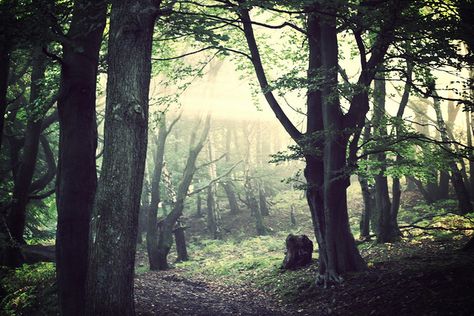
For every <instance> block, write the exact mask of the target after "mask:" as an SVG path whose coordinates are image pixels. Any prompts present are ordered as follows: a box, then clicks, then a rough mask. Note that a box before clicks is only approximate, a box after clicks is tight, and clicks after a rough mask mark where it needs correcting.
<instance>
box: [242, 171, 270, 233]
mask: <svg viewBox="0 0 474 316" xmlns="http://www.w3.org/2000/svg"><path fill="white" fill-rule="evenodd" d="M244 186H245V197H246V200H247V205H248V207H249V208H250V213H251V214H252V215H253V216H254V217H255V230H256V231H257V235H260V236H261V235H266V234H267V228H266V227H265V225H264V224H263V217H262V213H261V211H260V205H259V202H258V200H257V198H256V197H255V191H256V188H255V186H254V181H252V179H250V176H249V175H248V171H247V174H246V179H245V185H244Z"/></svg>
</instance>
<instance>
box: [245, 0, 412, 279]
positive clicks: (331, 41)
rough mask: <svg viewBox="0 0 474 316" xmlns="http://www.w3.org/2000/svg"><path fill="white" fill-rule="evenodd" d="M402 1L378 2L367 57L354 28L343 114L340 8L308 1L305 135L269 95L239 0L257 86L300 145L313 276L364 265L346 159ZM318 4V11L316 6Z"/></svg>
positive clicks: (357, 134) (337, 273) (249, 23)
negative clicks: (356, 64) (350, 206)
mask: <svg viewBox="0 0 474 316" xmlns="http://www.w3.org/2000/svg"><path fill="white" fill-rule="evenodd" d="M405 5H406V4H404V2H403V1H393V2H392V1H391V2H390V3H388V4H387V6H384V7H382V8H380V9H379V10H377V13H378V14H385V19H384V21H383V24H381V25H380V26H379V32H378V33H377V35H376V39H375V41H374V43H373V45H372V47H371V48H370V51H371V52H372V54H371V56H370V58H369V59H368V60H367V56H366V51H367V50H366V47H365V44H364V41H363V39H362V31H363V27H361V26H356V27H355V28H354V30H353V32H354V34H355V38H356V42H357V43H358V48H359V52H360V58H361V67H362V71H361V74H360V76H359V79H358V83H357V85H358V89H357V91H356V92H355V93H354V95H352V97H351V100H350V108H349V110H348V111H347V113H345V114H344V113H343V111H342V108H341V104H340V101H339V95H338V91H337V82H338V79H337V78H338V57H337V56H338V42H337V23H336V16H337V15H338V12H339V10H341V8H338V7H336V6H334V7H332V6H331V5H327V6H321V7H320V6H319V5H318V4H314V5H311V6H309V7H308V8H307V9H306V11H307V12H308V13H307V22H306V23H307V28H306V30H305V34H306V36H307V39H308V46H309V57H308V58H309V66H308V93H307V112H306V114H307V128H306V134H305V135H303V134H301V133H300V132H299V131H298V130H297V129H296V128H295V126H294V125H293V123H292V122H291V121H290V120H289V118H288V117H287V116H286V115H285V113H284V112H283V110H282V108H281V107H280V105H279V104H278V101H277V100H276V99H275V97H274V96H273V93H272V91H271V89H270V86H269V83H268V80H267V78H266V75H265V71H264V69H263V65H262V61H261V57H260V53H259V50H258V46H257V43H256V40H255V36H254V33H253V27H252V20H251V19H250V15H249V10H248V8H247V7H245V5H243V6H241V7H240V8H239V15H240V19H241V22H242V24H243V29H244V33H245V37H246V40H247V44H248V48H249V51H250V57H251V61H252V64H253V66H254V69H255V73H256V75H257V78H258V81H259V84H260V87H261V89H262V91H263V94H264V96H265V98H266V100H267V102H268V103H269V105H270V107H271V108H272V110H273V111H274V113H275V115H276V116H277V118H278V119H279V121H280V122H281V124H282V125H283V127H284V128H285V129H286V131H287V132H288V133H289V135H290V136H291V137H292V138H293V139H294V140H295V142H296V143H297V144H299V145H300V147H301V148H303V156H304V158H305V161H306V168H305V173H304V174H305V177H306V180H307V192H306V196H307V199H308V204H309V207H310V210H311V215H312V219H313V225H314V230H315V235H316V239H317V241H318V246H319V253H320V255H319V263H320V264H319V277H318V283H322V284H324V285H325V286H326V285H327V284H328V283H331V282H339V281H340V280H341V279H340V275H341V274H343V273H346V272H350V271H359V270H362V269H364V268H365V263H364V261H363V259H362V258H361V256H360V254H359V252H358V250H357V248H356V245H355V241H354V238H353V236H352V234H351V232H350V229H349V221H348V215H347V196H346V188H347V186H348V185H349V175H348V170H347V168H348V166H349V168H350V166H351V164H353V163H354V161H352V160H353V158H354V157H353V156H354V155H355V154H356V153H354V147H357V146H356V144H357V140H358V139H359V137H360V133H361V129H362V127H363V125H364V119H365V114H366V113H367V111H368V108H369V105H368V93H367V88H368V87H369V85H370V83H371V82H372V80H373V78H374V75H375V71H376V68H377V67H378V65H379V64H380V63H381V61H382V59H383V57H384V55H385V53H386V51H387V49H388V47H389V45H390V43H391V42H392V41H393V40H394V30H395V27H396V25H397V23H398V20H399V18H400V14H401V12H402V10H403V7H404V6H405ZM321 11H323V12H324V14H319V12H321ZM363 13H367V12H366V11H364V10H361V11H360V12H359V14H363ZM357 17H361V15H360V16H357ZM318 75H319V76H322V78H323V79H322V83H321V84H317V83H318V81H317V76H318ZM351 136H352V140H351V141H350V137H351ZM354 144H355V145H354ZM347 149H349V150H350V151H352V153H350V155H349V161H348V160H346V150H347Z"/></svg>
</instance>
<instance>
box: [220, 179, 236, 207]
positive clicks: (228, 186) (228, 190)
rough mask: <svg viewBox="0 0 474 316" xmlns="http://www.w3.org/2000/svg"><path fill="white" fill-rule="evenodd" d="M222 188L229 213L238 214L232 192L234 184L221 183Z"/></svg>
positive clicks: (228, 182)
mask: <svg viewBox="0 0 474 316" xmlns="http://www.w3.org/2000/svg"><path fill="white" fill-rule="evenodd" d="M222 186H223V187H224V191H225V194H226V195H227V199H228V200H229V208H230V213H231V214H232V215H236V214H238V213H240V209H239V204H238V203H237V196H236V195H235V191H234V184H233V183H232V182H231V181H226V182H224V183H222Z"/></svg>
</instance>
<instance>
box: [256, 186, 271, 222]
mask: <svg viewBox="0 0 474 316" xmlns="http://www.w3.org/2000/svg"><path fill="white" fill-rule="evenodd" d="M258 202H259V206H260V213H261V214H262V216H268V215H270V211H269V210H268V205H267V198H266V196H265V188H264V186H263V183H262V182H259V183H258Z"/></svg>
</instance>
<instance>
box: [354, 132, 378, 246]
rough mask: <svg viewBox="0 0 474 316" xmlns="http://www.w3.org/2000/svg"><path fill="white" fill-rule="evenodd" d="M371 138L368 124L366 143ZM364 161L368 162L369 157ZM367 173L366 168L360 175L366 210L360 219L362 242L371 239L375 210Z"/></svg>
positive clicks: (365, 133) (365, 134) (365, 135)
mask: <svg viewBox="0 0 474 316" xmlns="http://www.w3.org/2000/svg"><path fill="white" fill-rule="evenodd" d="M370 136H371V135H370V125H369V124H366V126H365V128H364V142H367V141H369V139H370ZM364 159H365V160H366V161H367V159H368V157H367V155H366V156H365V158H364ZM366 172H368V167H365V170H364V171H363V172H362V173H361V174H359V175H358V180H359V184H360V188H361V191H362V199H363V201H364V209H363V210H362V215H361V217H360V222H359V233H360V236H359V238H360V239H361V240H366V239H369V238H370V222H371V219H372V217H373V211H374V208H375V199H374V195H373V190H372V189H371V188H370V187H369V182H368V180H367V175H366V174H365V173H366Z"/></svg>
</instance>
